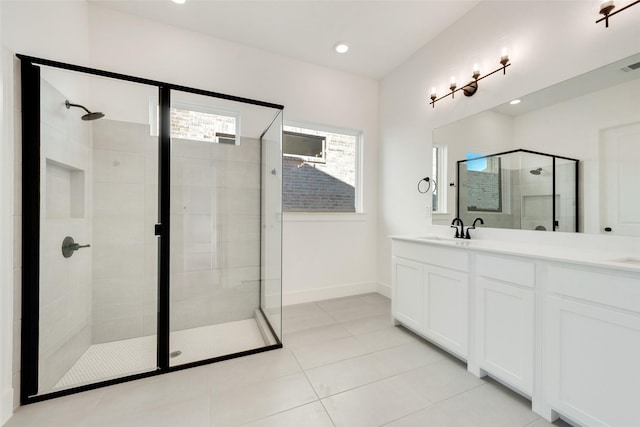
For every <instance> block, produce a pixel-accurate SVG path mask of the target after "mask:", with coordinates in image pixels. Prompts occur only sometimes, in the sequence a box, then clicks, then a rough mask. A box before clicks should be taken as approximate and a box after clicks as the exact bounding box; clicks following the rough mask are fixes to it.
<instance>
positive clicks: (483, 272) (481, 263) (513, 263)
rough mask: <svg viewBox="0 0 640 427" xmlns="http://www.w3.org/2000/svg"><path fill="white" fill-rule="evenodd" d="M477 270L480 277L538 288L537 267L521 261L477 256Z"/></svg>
mask: <svg viewBox="0 0 640 427" xmlns="http://www.w3.org/2000/svg"><path fill="white" fill-rule="evenodd" d="M476 270H477V272H478V274H479V275H480V276H484V277H487V278H489V279H495V280H500V281H503V282H509V283H515V284H517V285H522V286H528V287H530V288H533V287H535V286H536V265H535V264H534V263H533V262H529V261H524V260H520V259H514V258H507V257H500V256H491V255H477V256H476Z"/></svg>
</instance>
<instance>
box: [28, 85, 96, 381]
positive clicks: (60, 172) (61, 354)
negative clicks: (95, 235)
mask: <svg viewBox="0 0 640 427" xmlns="http://www.w3.org/2000/svg"><path fill="white" fill-rule="evenodd" d="M65 99H66V97H65V96H64V95H63V94H62V93H60V92H59V91H58V90H56V89H55V88H54V87H53V86H52V85H50V84H48V83H47V82H46V80H42V87H41V141H42V142H41V150H42V151H41V153H42V154H41V162H40V163H41V164H40V168H41V169H40V173H41V182H40V188H41V194H42V197H41V211H40V215H41V218H40V222H41V237H40V343H39V344H40V345H39V354H40V358H39V390H41V391H42V390H46V389H49V388H51V387H52V386H53V385H54V384H55V383H56V382H57V381H58V380H59V379H60V377H61V376H62V375H63V374H64V373H65V372H66V371H67V370H68V369H69V368H70V367H71V366H72V365H73V364H74V363H75V361H76V360H77V359H78V358H79V357H80V356H81V355H82V353H84V351H85V350H86V349H87V348H88V347H89V345H90V344H91V269H92V256H91V249H82V250H79V251H77V252H75V253H74V254H73V256H71V257H70V258H64V257H63V256H62V252H61V246H62V241H63V239H64V238H65V237H66V236H71V237H73V238H74V239H75V240H76V242H78V243H81V244H85V243H89V242H91V238H92V230H91V211H90V209H89V206H91V193H92V191H91V183H90V180H89V177H90V176H91V169H92V166H91V128H90V124H88V123H87V122H83V121H82V120H81V119H80V114H78V113H77V112H76V111H75V110H67V109H66V108H65V106H64V101H65Z"/></svg>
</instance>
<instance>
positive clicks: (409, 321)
mask: <svg viewBox="0 0 640 427" xmlns="http://www.w3.org/2000/svg"><path fill="white" fill-rule="evenodd" d="M391 271H392V274H393V284H394V286H393V290H392V292H393V298H392V300H391V304H392V306H393V308H392V311H393V316H394V319H395V320H396V321H398V322H400V323H402V324H403V325H405V326H407V327H408V328H410V329H413V330H414V331H416V332H421V331H422V324H423V318H424V308H423V301H424V285H423V283H422V276H423V274H424V265H423V264H420V263H418V262H415V261H410V260H408V259H403V258H396V257H393V261H392V270H391Z"/></svg>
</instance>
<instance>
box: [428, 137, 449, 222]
mask: <svg viewBox="0 0 640 427" xmlns="http://www.w3.org/2000/svg"><path fill="white" fill-rule="evenodd" d="M431 160H432V175H431V176H432V177H433V182H432V183H431V186H432V188H431V190H432V192H431V207H432V210H433V212H434V213H446V212H447V192H446V181H447V169H446V165H447V147H446V146H443V145H434V146H433V152H432V156H431ZM441 188H442V189H445V190H444V191H441Z"/></svg>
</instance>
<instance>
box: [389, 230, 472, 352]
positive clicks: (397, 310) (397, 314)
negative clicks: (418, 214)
mask: <svg viewBox="0 0 640 427" xmlns="http://www.w3.org/2000/svg"><path fill="white" fill-rule="evenodd" d="M393 255H394V256H393V261H392V274H393V278H392V282H393V283H392V312H393V318H394V319H395V320H396V321H398V322H400V323H402V324H404V325H405V326H407V327H409V328H410V329H412V330H414V331H415V332H417V333H419V334H421V335H423V336H424V337H426V338H428V339H429V340H431V341H433V342H434V343H436V344H438V345H440V346H441V347H443V348H445V349H447V350H449V351H450V352H452V353H454V354H456V355H457V356H459V357H461V358H464V359H466V358H467V356H468V351H469V344H468V343H469V276H468V273H467V271H468V269H469V255H468V254H467V253H466V251H461V250H457V249H452V248H446V247H439V246H427V245H422V244H419V243H413V242H404V241H394V242H393Z"/></svg>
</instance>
